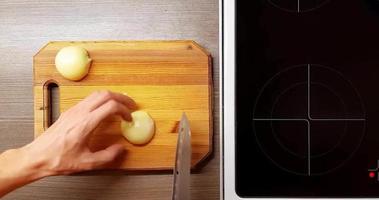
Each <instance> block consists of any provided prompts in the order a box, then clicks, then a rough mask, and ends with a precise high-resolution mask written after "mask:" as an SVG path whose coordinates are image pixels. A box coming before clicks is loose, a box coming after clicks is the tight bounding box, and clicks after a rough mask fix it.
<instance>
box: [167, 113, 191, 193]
mask: <svg viewBox="0 0 379 200" xmlns="http://www.w3.org/2000/svg"><path fill="white" fill-rule="evenodd" d="M191 153H192V150H191V130H190V124H189V121H188V118H187V116H186V114H185V113H183V115H182V119H181V120H180V124H179V131H178V142H177V146H176V159H175V168H174V184H173V185H174V186H173V194H172V199H173V200H189V199H191V197H190V174H191Z"/></svg>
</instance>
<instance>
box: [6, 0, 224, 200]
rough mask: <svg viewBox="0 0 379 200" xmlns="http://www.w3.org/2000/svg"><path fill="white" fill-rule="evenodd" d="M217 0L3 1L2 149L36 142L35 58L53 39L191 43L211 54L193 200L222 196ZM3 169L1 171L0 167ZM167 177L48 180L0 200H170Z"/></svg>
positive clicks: (114, 175) (96, 176)
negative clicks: (201, 159)
mask: <svg viewBox="0 0 379 200" xmlns="http://www.w3.org/2000/svg"><path fill="white" fill-rule="evenodd" d="M218 6H219V5H218V0H103V1H96V0H85V1H79V0H70V1H68V0H66V1H62V0H55V1H49V0H39V1H32V0H30V1H27V0H0V55H1V57H0V152H1V151H4V150H6V149H9V148H17V147H20V146H22V145H25V144H27V143H29V142H30V141H32V140H33V91H32V72H33V68H32V57H33V55H34V54H35V53H36V52H37V51H38V50H39V49H40V48H41V47H42V46H43V45H44V44H46V43H47V42H48V41H51V40H144V39H164V40H165V39H191V40H195V41H197V42H198V43H199V44H201V45H202V46H203V47H205V48H206V49H207V50H208V51H209V52H211V54H212V57H213V61H214V64H213V69H214V85H215V94H214V102H215V105H214V106H215V113H214V116H215V122H214V123H215V124H214V127H215V128H214V133H215V137H214V154H213V158H212V159H211V160H210V161H209V162H208V163H207V165H206V166H204V168H203V169H202V170H201V171H200V172H198V173H195V174H192V175H191V195H192V199H207V200H208V199H219V129H218V124H219V122H218V120H219V119H218V111H217V110H218V108H219V105H218V99H219V98H218V92H217V91H218V84H217V83H218V72H219V62H218V56H219V55H218V48H219V46H218V42H219V38H218ZM0 167H1V166H0ZM172 178H173V176H172V175H171V174H170V173H160V174H150V175H146V174H144V175H143V174H139V175H131V174H125V173H115V172H101V173H96V174H86V175H74V176H57V177H48V178H45V179H42V180H39V181H37V182H35V183H32V184H30V185H27V186H25V187H23V188H20V189H18V190H16V191H14V192H12V193H11V194H9V195H7V196H6V197H5V198H4V199H38V200H44V199H55V200H58V199H81V200H82V199H112V200H113V199H115V200H117V199H123V200H125V199H170V197H171V192H172V189H171V188H172Z"/></svg>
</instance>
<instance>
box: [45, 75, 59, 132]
mask: <svg viewBox="0 0 379 200" xmlns="http://www.w3.org/2000/svg"><path fill="white" fill-rule="evenodd" d="M43 110H44V115H43V120H44V123H43V124H44V129H45V130H46V129H48V128H49V127H50V126H51V125H52V124H53V123H54V122H55V121H56V120H57V119H58V118H59V115H60V111H59V110H60V109H59V85H58V83H57V82H56V81H54V80H49V81H46V83H45V84H44V98H43Z"/></svg>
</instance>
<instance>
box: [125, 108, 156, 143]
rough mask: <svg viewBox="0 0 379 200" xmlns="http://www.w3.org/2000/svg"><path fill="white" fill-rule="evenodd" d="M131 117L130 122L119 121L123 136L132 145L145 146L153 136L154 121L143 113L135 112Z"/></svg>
mask: <svg viewBox="0 0 379 200" xmlns="http://www.w3.org/2000/svg"><path fill="white" fill-rule="evenodd" d="M131 115H132V119H133V120H132V121H131V122H128V121H125V120H122V121H121V130H122V134H123V136H124V137H125V138H126V140H128V141H129V142H130V143H132V144H134V145H144V144H147V143H148V142H150V141H151V139H152V138H153V136H154V134H155V124H154V120H153V119H152V118H151V117H150V115H149V114H148V113H147V112H145V111H135V112H133V113H131Z"/></svg>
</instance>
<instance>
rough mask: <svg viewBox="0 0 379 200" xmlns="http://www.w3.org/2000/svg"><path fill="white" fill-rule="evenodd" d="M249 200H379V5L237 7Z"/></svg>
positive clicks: (242, 182)
mask: <svg viewBox="0 0 379 200" xmlns="http://www.w3.org/2000/svg"><path fill="white" fill-rule="evenodd" d="M235 3H236V9H235V11H236V18H235V24H236V32H235V34H236V35H235V39H236V40H235V41H236V46H235V49H236V62H235V136H234V139H235V145H234V148H235V190H236V193H237V194H238V195H239V196H240V197H379V176H378V167H379V1H378V0H254V1H245V0H237V1H236V2H235Z"/></svg>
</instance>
